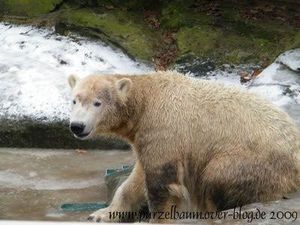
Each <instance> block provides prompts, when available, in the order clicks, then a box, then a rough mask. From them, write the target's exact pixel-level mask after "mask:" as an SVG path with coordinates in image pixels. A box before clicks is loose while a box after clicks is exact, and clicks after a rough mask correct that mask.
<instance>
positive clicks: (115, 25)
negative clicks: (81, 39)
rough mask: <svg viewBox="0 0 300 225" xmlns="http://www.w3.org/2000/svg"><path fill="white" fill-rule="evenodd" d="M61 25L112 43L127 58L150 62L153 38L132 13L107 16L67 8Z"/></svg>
mask: <svg viewBox="0 0 300 225" xmlns="http://www.w3.org/2000/svg"><path fill="white" fill-rule="evenodd" d="M61 15H62V20H61V21H62V23H65V24H67V26H73V27H75V29H76V27H77V28H78V30H80V29H82V28H83V29H85V30H86V31H87V30H89V32H92V33H93V34H94V35H95V36H97V35H98V36H99V37H100V38H101V39H102V40H104V41H106V40H107V41H108V42H111V43H114V44H116V45H117V47H121V48H122V49H123V50H125V51H126V53H128V54H129V55H131V56H133V57H134V58H138V59H141V60H145V61H150V60H151V59H152V57H153V55H154V50H153V43H154V39H155V38H154V35H153V34H152V33H151V31H150V30H148V29H147V26H146V25H145V24H143V21H138V19H136V18H134V16H132V15H131V14H129V13H127V12H124V11H121V10H113V11H111V12H109V13H102V12H95V11H93V10H90V9H68V10H64V11H63V12H62V13H61Z"/></svg>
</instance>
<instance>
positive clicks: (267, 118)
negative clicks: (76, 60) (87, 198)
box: [69, 72, 300, 222]
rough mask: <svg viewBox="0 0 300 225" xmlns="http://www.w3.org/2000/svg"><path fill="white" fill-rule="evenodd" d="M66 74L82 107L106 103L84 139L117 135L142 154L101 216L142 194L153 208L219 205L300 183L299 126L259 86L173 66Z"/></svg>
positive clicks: (128, 207) (273, 195)
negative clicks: (195, 75) (250, 89)
mask: <svg viewBox="0 0 300 225" xmlns="http://www.w3.org/2000/svg"><path fill="white" fill-rule="evenodd" d="M69 80H70V84H71V86H73V87H74V89H73V97H74V98H75V99H76V100H77V101H79V103H78V104H80V105H81V106H78V107H85V108H86V109H90V110H92V107H93V106H92V104H93V102H94V101H95V100H96V99H97V101H101V102H102V105H101V107H99V109H97V110H98V111H96V112H95V113H93V116H92V119H91V118H89V119H88V120H92V121H94V123H93V126H92V127H91V128H90V130H89V132H90V133H89V135H88V138H90V137H94V136H96V135H99V134H100V135H103V134H109V135H110V134H114V135H117V136H119V137H121V138H123V139H125V140H127V141H128V142H129V143H130V144H131V145H132V147H133V150H134V152H135V154H136V156H137V162H136V165H135V168H134V170H133V172H132V174H131V175H130V177H129V178H128V180H126V181H125V182H124V184H122V185H121V186H120V188H119V189H118V190H117V192H116V194H115V197H114V198H113V201H112V203H111V205H110V206H109V207H108V208H107V209H104V210H99V211H96V212H95V213H93V214H92V215H91V217H90V218H91V219H93V220H95V221H98V220H101V221H110V219H109V218H108V216H107V214H108V212H111V211H132V210H138V206H139V204H140V203H141V202H142V201H143V200H144V199H147V202H148V206H149V209H150V211H151V212H155V211H169V210H170V207H171V206H172V205H177V206H178V207H181V208H185V209H186V208H189V209H197V210H203V211H205V210H223V209H227V208H230V207H235V206H240V205H244V204H248V203H251V202H255V201H269V200H274V199H279V198H281V197H282V196H283V195H284V194H285V193H287V192H291V191H295V190H296V189H297V188H299V164H298V161H297V158H296V157H297V154H299V151H300V134H299V131H298V130H297V128H296V126H295V125H294V123H293V122H292V121H291V119H290V118H289V116H288V115H287V114H286V113H284V112H282V111H281V110H279V109H277V108H276V107H275V106H273V105H272V104H270V103H268V102H267V101H265V100H262V99H260V98H258V97H256V96H255V95H253V94H249V93H247V92H245V91H241V90H239V89H235V88H228V87H224V86H223V85H220V84H217V83H215V82H212V81H203V80H193V79H190V78H187V77H185V76H184V75H182V74H178V73H176V72H158V73H155V74H151V75H143V76H129V75H117V76H109V75H103V76H89V77H87V78H84V79H83V80H78V79H76V78H75V77H74V76H71V77H70V79H69ZM79 110H80V109H79ZM76 120H80V118H76ZM71 122H72V121H71ZM80 122H82V123H85V121H84V119H83V121H80ZM145 193H146V194H145ZM151 221H152V222H170V221H168V220H159V219H158V218H153V219H152V220H151Z"/></svg>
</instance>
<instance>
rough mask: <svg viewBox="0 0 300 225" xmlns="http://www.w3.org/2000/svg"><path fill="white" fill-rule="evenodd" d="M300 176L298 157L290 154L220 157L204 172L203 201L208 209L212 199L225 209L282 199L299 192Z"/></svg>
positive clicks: (275, 153) (201, 197) (216, 204)
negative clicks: (208, 202) (209, 201)
mask: <svg viewBox="0 0 300 225" xmlns="http://www.w3.org/2000/svg"><path fill="white" fill-rule="evenodd" d="M298 176H299V171H298V168H297V165H296V161H295V158H294V157H293V156H292V155H289V154H288V153H283V152H281V153H279V152H271V153H269V154H268V155H267V154H266V155H262V156H258V155H254V154H253V153H252V154H251V153H249V154H246V153H244V152H243V153H241V152H239V153H237V154H230V155H228V154H227V155H222V156H220V155H219V156H218V157H216V158H215V159H212V160H211V161H210V162H209V163H208V165H207V166H206V168H205V170H204V173H203V175H202V180H201V193H200V195H199V196H200V199H199V201H200V204H202V206H203V204H204V206H205V202H207V199H209V200H211V201H212V202H213V203H214V204H215V206H216V208H217V210H225V209H229V208H233V207H238V206H243V205H245V204H249V203H253V202H264V201H271V200H276V199H280V198H282V197H283V195H284V194H285V193H288V192H291V191H295V190H296V188H297V185H298V184H297V182H298ZM206 208H207V207H206Z"/></svg>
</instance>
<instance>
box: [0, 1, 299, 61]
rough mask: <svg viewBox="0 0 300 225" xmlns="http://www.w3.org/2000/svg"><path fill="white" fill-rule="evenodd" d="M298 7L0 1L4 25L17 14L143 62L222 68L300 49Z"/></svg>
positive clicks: (283, 3) (278, 4) (284, 3)
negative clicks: (188, 61)
mask: <svg viewBox="0 0 300 225" xmlns="http://www.w3.org/2000/svg"><path fill="white" fill-rule="evenodd" d="M297 8H299V3H297V1H275V0H273V1H268V2H262V1H251V2H247V1H241V2H239V1H213V2H211V1H204V0H200V1H196V0H190V1H182V0H174V1H158V0H151V1H136V0H134V1H132V0H124V1H114V0H113V1H106V0H96V1H90V0H64V1H63V0H42V1H39V0H24V1H18V0H2V1H1V2H0V13H1V14H2V15H3V14H4V16H3V18H2V19H3V20H12V21H14V22H20V18H19V19H18V18H15V17H13V18H12V17H11V16H16V15H17V16H22V20H21V22H22V23H24V22H25V23H30V24H36V25H42V26H45V25H49V26H55V27H56V28H57V29H56V30H57V31H58V32H60V33H64V34H66V35H67V34H68V33H69V31H76V32H78V33H83V34H85V35H89V36H92V37H95V38H98V39H101V40H102V41H105V42H106V43H108V44H110V45H114V46H117V47H119V48H122V49H123V50H124V51H125V52H127V53H128V54H129V55H131V56H132V57H134V58H136V59H138V60H144V61H147V62H152V61H153V59H154V61H167V63H166V65H167V66H168V65H170V64H172V63H174V62H175V61H176V60H180V59H181V58H182V57H186V56H194V57H195V58H197V57H198V58H199V57H200V58H203V59H205V60H207V59H208V58H210V59H212V60H213V61H216V62H217V63H218V64H222V63H235V64H240V63H258V62H262V61H263V62H265V61H267V62H271V61H273V60H274V59H275V57H277V56H278V55H279V54H280V53H281V52H284V51H286V50H288V49H292V48H296V47H300V41H299V40H300V33H299V29H298V28H299V22H297V21H299V19H298V17H297V15H298V14H299V11H298V10H297ZM45 14H47V15H45ZM26 17H27V18H30V19H29V20H26ZM170 36H172V38H171V39H172V41H170V38H169V37H170ZM170 42H174V43H173V44H172V45H170ZM174 48H175V49H174Z"/></svg>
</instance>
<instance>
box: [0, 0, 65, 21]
mask: <svg viewBox="0 0 300 225" xmlns="http://www.w3.org/2000/svg"><path fill="white" fill-rule="evenodd" d="M62 1H63V0H1V1H0V14H3V15H14V16H26V17H35V16H39V15H42V14H46V13H49V12H51V11H52V10H54V9H55V7H56V6H57V5H59V4H60V3H61V2H62Z"/></svg>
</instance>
